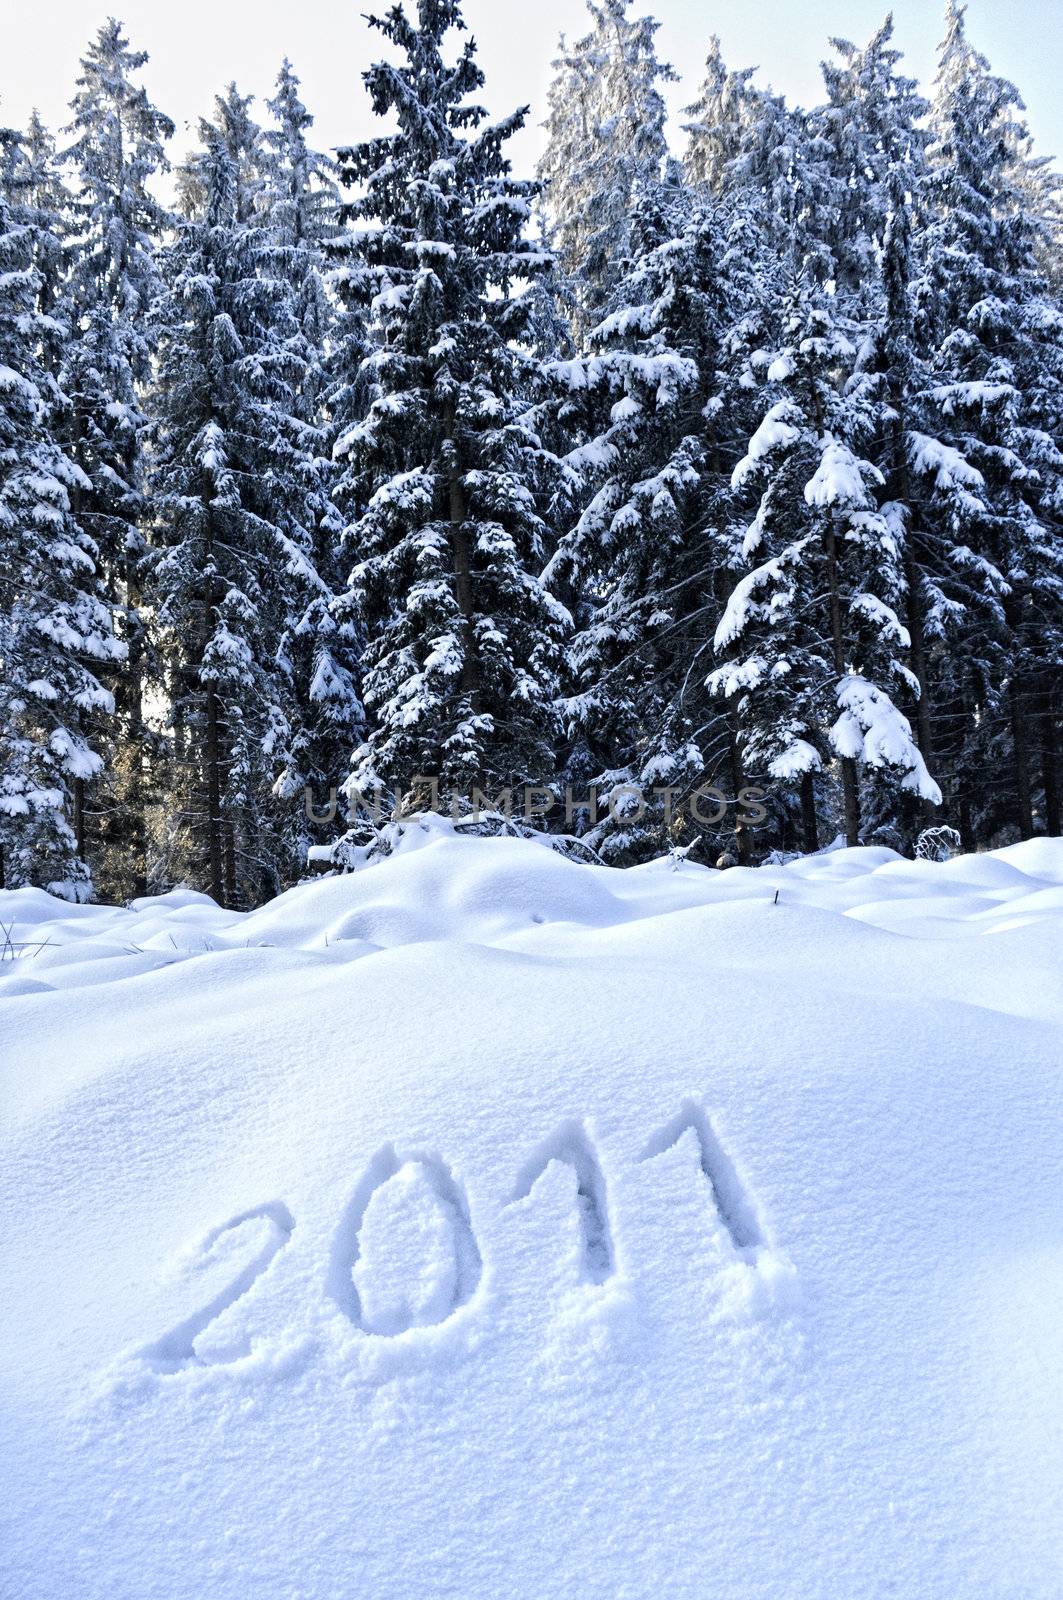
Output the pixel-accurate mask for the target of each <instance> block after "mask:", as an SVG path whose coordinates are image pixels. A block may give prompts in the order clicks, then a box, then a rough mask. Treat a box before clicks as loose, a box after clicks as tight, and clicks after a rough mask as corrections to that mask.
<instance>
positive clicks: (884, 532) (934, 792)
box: [710, 265, 940, 847]
mask: <svg viewBox="0 0 1063 1600" xmlns="http://www.w3.org/2000/svg"><path fill="white" fill-rule="evenodd" d="M834 317H835V306H834V296H833V295H832V294H830V293H828V292H827V291H826V287H825V285H823V284H821V283H820V282H819V281H818V280H817V278H816V276H815V274H814V273H810V272H809V270H808V268H807V265H806V268H805V269H804V270H803V271H802V272H801V274H800V276H799V277H798V278H797V280H796V282H795V284H794V288H793V291H792V299H791V305H790V310H789V313H788V316H787V320H786V325H785V329H784V332H785V336H786V337H785V343H784V345H783V346H782V348H781V349H780V350H779V351H778V352H777V353H776V355H775V357H774V359H773V361H772V362H771V364H770V365H769V366H768V369H767V374H766V376H767V385H768V387H767V393H766V397H765V400H766V408H765V411H764V416H763V420H762V422H761V424H760V426H759V428H758V429H757V431H756V432H755V433H754V435H753V437H752V439H751V440H750V444H749V449H748V453H747V455H746V456H745V457H744V459H743V460H742V461H740V462H739V464H738V466H737V467H736V469H735V472H734V475H733V486H734V489H735V491H736V493H737V494H738V495H739V496H741V497H743V498H744V500H745V503H746V504H747V506H748V508H749V512H750V514H751V520H750V521H749V522H748V527H747V531H746V535H745V540H744V552H743V554H744V557H745V561H746V566H747V570H746V572H745V574H744V576H743V577H742V578H741V579H740V580H739V582H738V583H737V584H736V585H735V588H734V591H733V593H732V595H731V597H730V599H729V601H728V604H727V607H726V610H725V611H724V614H723V617H722V619H721V620H720V623H719V626H718V628H717V631H716V641H715V642H716V648H717V651H718V652H719V653H720V654H721V655H722V656H723V657H724V658H725V661H724V664H723V665H722V666H720V667H719V668H717V669H716V670H715V671H714V672H713V673H712V675H711V678H710V684H711V686H712V687H713V689H714V690H715V691H716V692H717V693H719V694H721V695H723V696H725V697H727V698H728V699H730V700H732V701H733V702H735V703H736V705H737V709H738V713H739V717H740V727H741V744H742V754H743V764H744V766H745V768H746V770H747V771H750V772H752V773H754V774H757V775H761V774H764V775H766V776H768V777H770V778H771V779H772V780H774V781H775V782H777V783H780V784H783V785H789V786H791V787H792V788H793V789H794V790H795V791H796V790H798V789H800V788H801V787H802V786H803V789H804V793H803V797H802V798H803V806H802V812H803V816H804V819H805V829H806V846H807V847H813V846H814V844H815V842H816V841H815V829H814V825H813V824H814V813H813V812H812V811H811V805H810V792H809V782H810V775H811V774H812V773H814V772H816V771H818V770H820V769H821V768H822V767H824V765H825V764H827V763H831V764H836V765H837V767H838V769H839V770H840V776H841V787H842V814H843V818H844V832H845V837H846V839H847V842H848V843H849V844H850V845H855V844H857V843H858V842H859V839H860V833H861V829H860V781H861V777H863V778H864V779H865V781H867V780H869V779H871V778H876V779H877V780H878V781H879V782H888V783H893V784H896V785H899V786H900V787H901V788H902V789H903V790H906V791H912V792H915V793H917V794H920V795H922V796H925V797H926V798H928V799H931V800H933V801H934V802H935V803H937V802H938V800H939V799H940V794H939V791H938V789H937V786H936V784H935V783H934V781H933V779H932V778H931V777H930V775H929V773H928V771H927V768H926V765H925V763H924V761H923V758H922V756H921V755H920V753H919V750H918V748H917V746H916V743H915V740H914V737H913V735H912V730H911V727H910V724H909V723H908V721H907V719H906V718H905V717H904V716H903V714H902V713H901V712H900V710H899V709H898V707H897V704H896V695H897V692H898V690H903V689H905V688H906V687H910V685H911V674H910V670H909V668H908V667H907V665H906V663H905V661H904V659H903V657H904V654H905V652H906V651H907V649H908V646H909V643H910V641H909V638H908V634H907V631H906V629H905V628H904V626H903V624H902V623H901V621H900V619H899V618H898V615H897V610H896V608H897V605H898V602H899V601H900V600H901V598H902V596H903V568H902V556H903V537H904V530H903V525H902V523H901V522H900V520H899V518H898V517H897V515H896V511H895V508H892V507H889V506H887V507H886V508H885V509H880V508H879V503H878V497H879V495H880V493H881V490H882V488H883V480H882V475H881V473H880V472H879V471H878V470H877V469H876V468H875V467H874V466H873V465H872V464H871V463H870V462H869V461H868V460H867V458H866V454H865V453H864V451H865V449H866V446H867V445H868V443H869V442H870V440H871V439H872V438H873V435H874V425H875V420H876V411H875V408H874V406H873V405H871V404H869V402H868V399H867V396H866V393H865V390H864V387H863V386H862V385H861V384H860V383H859V382H856V383H851V382H850V381H849V380H850V378H851V376H852V373H853V367H854V358H855V356H856V349H855V347H854V344H853V342H852V340H851V339H850V337H849V336H848V334H847V332H846V331H845V330H844V329H843V328H841V327H839V326H837V325H836V323H835V320H834ZM809 835H811V836H809Z"/></svg>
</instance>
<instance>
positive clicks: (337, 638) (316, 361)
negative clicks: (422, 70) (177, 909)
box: [262, 60, 365, 865]
mask: <svg viewBox="0 0 1063 1600" xmlns="http://www.w3.org/2000/svg"><path fill="white" fill-rule="evenodd" d="M269 110H270V112H271V114H272V118H273V125H272V126H271V127H267V129H266V131H265V134H264V137H263V146H264V149H265V152H266V155H265V164H264V165H265V187H264V190H263V200H262V203H263V207H264V214H265V217H266V218H267V220H268V227H269V233H270V237H271V239H272V242H273V245H274V265H273V269H272V270H273V272H274V276H275V280H276V282H277V285H278V292H279V294H280V295H282V296H283V297H284V298H286V299H287V300H288V301H289V305H288V307H287V310H286V313H285V314H286V317H287V318H288V319H289V321H290V324H291V330H290V333H289V337H288V339H287V341H286V344H285V357H286V360H287V362H288V382H289V383H290V385H291V388H292V392H293V400H294V405H293V412H292V418H291V421H292V424H293V425H294V428H295V430H296V431H295V432H294V433H293V443H295V444H296V445H297V449H298V455H299V457H300V458H301V466H300V472H299V474H298V476H297V477H296V478H295V479H294V481H293V482H292V483H291V486H290V487H291V490H292V492H293V494H294V499H293V501H292V502H291V504H290V505H289V507H288V508H287V509H288V513H289V517H288V523H287V531H288V534H289V536H290V537H291V538H292V539H293V540H294V541H295V542H296V543H298V544H299V545H300V547H301V548H302V549H303V551H304V553H305V554H306V556H307V558H308V561H309V563H310V567H311V568H312V571H313V573H314V575H315V578H316V580H317V581H314V582H311V583H310V584H309V585H306V586H305V592H304V595H303V598H302V602H301V603H300V602H299V597H298V595H297V594H294V593H293V600H294V602H295V603H294V606H293V609H292V612H291V615H290V617H289V618H288V620H287V622H286V625H285V629H284V633H283V635H282V637H281V641H280V647H279V662H280V665H281V668H282V671H283V673H284V675H285V677H286V680H287V715H286V720H287V726H288V740H287V747H286V748H285V749H284V750H283V751H282V752H280V754H281V755H282V757H283V766H282V768H281V770H280V773H279V776H278V778H277V781H276V784H275V792H276V794H277V797H278V799H279V800H281V801H282V802H284V803H285V811H284V814H283V815H284V829H285V833H286V835H287V838H288V845H287V850H288V854H289V855H290V857H291V860H292V863H293V865H294V863H296V862H299V861H305V859H306V852H307V847H308V846H309V845H310V844H311V843H314V842H316V840H315V837H314V835H313V833H312V831H311V826H310V822H309V819H308V808H307V806H306V804H305V803H304V794H305V793H306V792H307V791H309V792H310V793H311V794H312V795H313V796H314V797H315V803H316V805H317V806H320V805H322V804H324V803H326V802H327V799H328V796H329V793H330V791H332V790H334V789H337V788H338V786H339V785H340V784H341V782H342V781H343V778H344V777H345V775H346V772H347V768H348V764H349V761H350V753H351V750H352V748H353V747H354V745H355V744H356V743H357V742H358V740H359V738H360V736H361V733H362V726H363V713H362V707H361V703H360V701H359V698H358V694H357V689H356V680H355V674H356V669H357V655H358V631H357V628H356V626H355V624H354V622H353V620H352V619H350V618H347V619H343V618H341V617H339V616H337V615H336V608H335V605H334V601H335V597H336V595H337V593H338V592H339V591H340V590H341V588H343V587H345V583H344V580H345V577H346V570H347V565H349V564H345V561H344V556H343V551H342V538H341V535H342V531H343V527H344V522H343V518H342V515H341V513H340V510H339V506H338V504H337V502H336V500H335V499H334V498H333V490H334V489H335V488H336V486H337V477H338V473H337V469H336V466H335V464H334V462H333V459H332V446H333V444H334V442H335V438H336V437H337V430H338V429H342V428H344V427H345V426H346V425H347V424H348V423H349V422H350V421H353V420H354V418H353V416H348V415H347V412H346V407H345V396H344V394H343V392H342V391H343V376H342V375H343V373H344V372H346V371H349V370H350V367H351V365H352V363H353V362H355V361H360V360H361V359H362V357H363V356H364V354H365V342H364V338H363V337H362V336H361V329H360V326H359V323H358V319H357V317H356V318H355V319H354V324H353V326H347V325H346V324H345V321H344V319H343V318H342V315H341V318H340V319H339V321H338V320H337V314H336V306H335V301H334V300H333V298H332V297H331V296H330V294H329V291H328V287H327V282H326V279H327V277H328V274H329V255H330V252H331V253H333V254H338V253H342V250H343V239H342V236H341V233H340V224H339V187H338V184H337V182H336V169H335V163H334V162H333V161H332V160H330V159H329V158H328V157H327V156H324V155H321V154H319V153H318V152H317V151H315V150H313V149H312V148H311V146H310V143H309V135H310V130H311V128H312V127H313V117H312V116H311V115H310V113H309V112H308V111H307V109H306V107H305V106H304V105H303V103H302V100H301V99H300V96H299V80H298V78H297V77H296V75H295V73H294V71H293V70H292V67H291V63H290V62H288V61H287V60H286V61H285V62H284V63H283V65H282V67H281V71H280V74H279V76H278V79H277V86H276V94H275V96H274V98H273V99H272V100H270V101H269ZM352 340H353V349H352V348H351V341H352ZM337 379H338V382H337ZM337 390H338V391H339V392H337Z"/></svg>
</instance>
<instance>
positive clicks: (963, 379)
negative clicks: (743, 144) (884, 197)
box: [918, 0, 1063, 838]
mask: <svg viewBox="0 0 1063 1600" xmlns="http://www.w3.org/2000/svg"><path fill="white" fill-rule="evenodd" d="M1021 109H1022V108H1021V102H1020V100H1019V96H1018V93H1017V91H1016V90H1015V89H1014V87H1013V86H1012V85H1011V84H1009V83H1007V82H1006V81H1004V80H1003V79H1001V78H998V77H996V76H995V75H994V74H993V73H992V72H991V71H990V69H989V66H988V63H987V62H986V61H985V60H984V58H983V57H982V56H980V55H979V54H978V53H977V52H976V51H975V50H974V49H973V48H972V47H971V45H970V43H969V41H968V39H967V35H966V29H965V23H964V7H963V6H961V5H960V4H958V3H957V0H949V5H948V10H947V31H946V38H945V41H944V44H943V47H942V53H941V62H940V69H939V72H938V77H937V82H936V94H935V101H934V106H933V113H932V129H933V134H934V141H935V142H934V145H933V147H932V149H931V152H930V157H931V162H932V167H933V178H932V183H931V200H932V215H931V219H930V223H929V226H928V229H927V232H926V239H925V267H924V271H923V274H922V277H921V281H920V283H919V286H918V330H919V336H920V339H921V341H922V342H923V344H924V345H925V347H926V350H927V358H928V366H929V383H928V387H927V390H926V394H925V397H924V398H925V404H926V413H927V416H928V418H929V420H928V423H927V432H928V433H930V434H931V435H932V437H933V441H934V443H933V448H932V450H931V451H930V465H931V466H932V467H933V466H934V465H935V464H936V463H938V462H939V461H942V460H943V461H944V464H945V466H944V472H945V476H946V478H948V477H949V476H950V475H951V476H952V477H955V476H956V473H955V467H956V463H962V469H963V470H962V473H961V474H960V478H961V481H960V492H959V493H953V494H951V495H948V496H946V497H944V503H943V504H942V506H941V507H940V511H941V513H942V515H941V516H940V517H939V521H938V525H937V526H938V530H939V531H940V536H941V537H942V538H945V539H947V540H949V541H950V543H951V545H952V547H953V549H954V550H955V551H956V552H957V554H958V556H959V557H960V558H961V559H962V562H963V565H964V567H965V568H967V569H969V570H971V571H972V572H973V573H974V574H975V577H976V579H977V595H978V599H979V602H980V603H979V604H977V605H975V604H969V605H968V606H967V607H966V610H965V612H964V617H963V622H962V625H961V627H960V628H959V629H957V630H956V631H955V635H954V638H953V639H952V641H951V648H950V650H949V651H948V653H947V654H946V655H944V656H943V659H942V673H941V676H942V680H943V681H942V687H941V690H940V694H941V697H942V699H943V700H944V701H945V702H946V703H948V704H949V705H950V709H951V712H952V722H951V730H950V731H951V735H952V736H951V741H950V747H949V749H948V752H947V753H948V757H949V760H950V764H951V765H952V767H953V768H954V770H955V779H954V787H955V788H956V789H957V791H958V792H959V793H960V795H961V796H962V797H963V802H964V806H965V809H966V812H967V817H966V819H965V822H966V826H965V832H966V833H967V836H968V838H970V837H971V834H972V831H974V830H976V831H977V832H978V834H979V835H980V836H981V837H983V838H986V837H993V836H994V834H996V833H997V831H998V830H1000V829H1002V828H1004V829H1006V828H1007V827H1008V826H1009V825H1010V826H1011V827H1013V828H1017V829H1018V831H1019V833H1020V835H1021V836H1023V837H1026V836H1029V834H1031V833H1032V832H1033V831H1034V829H1035V826H1036V825H1037V824H1036V821H1035V807H1037V808H1038V809H1040V810H1041V811H1042V825H1045V824H1046V823H1047V822H1049V820H1050V821H1051V825H1052V826H1053V827H1054V828H1057V829H1058V827H1059V801H1058V779H1057V773H1058V720H1057V718H1058V711H1057V709H1054V707H1053V696H1052V693H1051V686H1052V685H1053V684H1054V683H1056V682H1057V681H1058V674H1059V638H1060V619H1061V617H1063V537H1061V509H1063V459H1061V456H1060V446H1059V441H1060V423H1061V417H1063V406H1061V396H1063V316H1061V310H1060V306H1059V304H1058V302H1057V301H1055V300H1054V299H1053V298H1052V296H1051V294H1050V292H1049V289H1048V286H1047V284H1046V282H1045V280H1044V277H1043V274H1042V272H1041V270H1040V268H1039V265H1038V260H1037V248H1038V244H1039V242H1043V239H1044V235H1043V232H1042V229H1041V226H1040V219H1039V218H1038V217H1037V216H1035V215H1033V214H1032V213H1031V211H1030V209H1029V207H1028V197H1027V195H1026V194H1025V193H1024V190H1023V188H1022V186H1021V185H1017V184H1016V181H1015V178H1016V168H1015V162H1014V153H1015V151H1016V149H1021V148H1023V147H1024V146H1025V145H1026V144H1027V143H1028V139H1027V135H1026V133H1025V129H1024V127H1023V125H1022V124H1021V121H1020V120H1019V114H1020V112H1021ZM964 475H966V476H967V478H968V481H967V483H964V482H963V476H964ZM1046 690H1047V701H1046ZM1039 757H1040V759H1038V758H1039ZM1038 767H1041V768H1042V771H1041V772H1040V773H1038V771H1037V768H1038ZM1039 776H1040V778H1041V780H1042V782H1041V785H1040V787H1041V790H1042V793H1041V795H1040V798H1039V796H1038V782H1037V780H1038V777H1039ZM1002 801H1003V802H1004V803H1003V804H1002Z"/></svg>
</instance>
